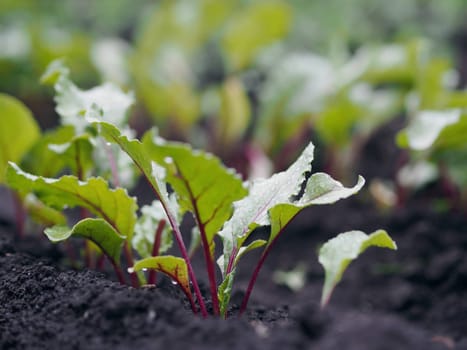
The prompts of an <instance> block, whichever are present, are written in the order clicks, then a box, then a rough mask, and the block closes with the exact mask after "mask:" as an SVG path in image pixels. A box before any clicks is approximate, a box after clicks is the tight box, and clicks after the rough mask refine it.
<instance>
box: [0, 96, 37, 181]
mask: <svg viewBox="0 0 467 350" xmlns="http://www.w3.org/2000/svg"><path fill="white" fill-rule="evenodd" d="M39 136H40V130H39V126H38V125H37V123H36V121H35V120H34V117H33V116H32V114H31V112H30V111H29V109H28V108H27V107H26V106H25V105H24V104H23V103H22V102H20V101H19V100H17V99H16V98H14V97H12V96H8V95H6V94H2V93H0V184H1V183H4V182H5V170H6V168H7V165H8V161H12V162H19V161H20V160H21V158H22V157H23V156H24V155H25V154H26V152H27V151H28V150H29V149H30V148H31V146H32V145H33V144H34V142H36V140H37V139H38V138H39Z"/></svg>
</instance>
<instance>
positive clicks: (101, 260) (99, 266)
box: [96, 253, 105, 271]
mask: <svg viewBox="0 0 467 350" xmlns="http://www.w3.org/2000/svg"><path fill="white" fill-rule="evenodd" d="M104 263H105V254H104V253H102V254H101V255H100V256H99V258H98V259H97V263H96V270H98V271H102V270H104Z"/></svg>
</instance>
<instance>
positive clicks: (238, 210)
mask: <svg viewBox="0 0 467 350" xmlns="http://www.w3.org/2000/svg"><path fill="white" fill-rule="evenodd" d="M313 150H314V146H313V144H311V143H310V144H309V145H308V146H307V147H306V148H305V150H304V151H303V152H302V154H301V155H300V157H299V158H298V159H297V160H296V161H295V163H294V164H292V165H291V166H290V167H289V168H288V169H287V170H286V171H283V172H280V173H277V174H274V175H273V176H272V177H271V178H269V179H259V180H255V181H253V182H251V183H249V186H248V187H249V194H248V196H246V197H245V198H243V199H241V200H239V201H237V202H235V203H234V213H233V215H232V217H231V218H230V220H229V221H227V222H226V223H225V225H224V227H223V228H222V230H221V231H220V232H219V235H220V236H221V238H222V241H223V243H224V268H223V271H224V273H225V272H226V268H227V265H228V261H229V259H230V255H231V251H232V249H234V248H235V247H240V246H241V245H242V243H243V241H244V240H245V239H246V238H247V237H248V235H249V234H250V233H251V232H252V230H253V229H254V228H255V227H257V226H267V225H270V221H269V215H268V211H269V210H270V209H271V208H273V207H274V206H276V205H278V204H286V203H292V202H293V201H294V197H295V196H297V195H298V194H299V193H300V190H301V186H302V183H303V182H304V181H305V179H306V177H305V173H306V172H309V171H311V161H312V160H313Z"/></svg>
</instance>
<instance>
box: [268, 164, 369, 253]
mask: <svg viewBox="0 0 467 350" xmlns="http://www.w3.org/2000/svg"><path fill="white" fill-rule="evenodd" d="M364 184H365V180H364V179H363V177H361V176H360V177H359V178H358V182H357V184H356V185H355V186H354V187H350V188H348V187H344V186H343V185H342V184H341V183H340V182H339V181H336V180H334V179H333V178H332V177H331V176H329V175H328V174H325V173H316V174H313V175H312V176H311V177H310V179H309V180H308V182H307V185H306V189H305V192H304V194H303V196H302V197H301V198H300V199H299V200H298V201H296V202H294V203H286V204H278V205H276V206H274V207H273V208H271V210H269V220H270V222H271V234H270V235H269V240H268V244H271V243H272V241H273V240H274V239H275V238H276V237H277V235H278V234H279V233H280V232H282V230H283V229H284V228H285V226H286V225H287V224H288V223H289V222H290V221H291V220H292V219H293V218H294V217H295V216H296V215H297V214H298V213H299V212H300V211H301V210H303V209H304V208H306V207H309V206H310V205H320V204H332V203H335V202H337V201H338V200H340V199H344V198H347V197H350V196H352V195H354V194H355V193H357V192H358V191H360V189H361V188H362V187H363V185H364Z"/></svg>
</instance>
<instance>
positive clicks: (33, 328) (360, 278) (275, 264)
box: [0, 143, 467, 350]
mask: <svg viewBox="0 0 467 350" xmlns="http://www.w3.org/2000/svg"><path fill="white" fill-rule="evenodd" d="M370 144H371V143H370ZM371 148H372V150H373V151H377V150H378V147H376V146H375V145H372V146H371ZM379 151H381V149H380V150H379ZM394 157H397V155H396V154H395V155H394ZM378 162H379V161H378V157H376V158H375V164H377V163H378ZM362 173H363V175H365V173H364V172H362ZM5 198H6V197H5V196H2V198H0V203H6V200H7V199H5ZM431 203H432V202H430V201H429V200H427V199H426V198H422V197H419V198H418V199H417V197H415V199H413V200H412V201H411V202H410V203H407V205H406V208H405V209H396V210H394V211H393V212H391V213H386V214H385V213H383V212H380V211H378V210H377V208H376V207H375V206H374V205H373V204H371V203H370V201H368V198H366V196H365V195H364V194H361V195H360V196H357V197H356V198H354V199H350V200H345V201H342V202H340V203H338V204H337V205H333V206H323V207H315V208H311V209H309V210H307V211H306V212H304V213H302V214H300V215H299V217H298V218H297V219H296V220H295V221H294V223H293V224H292V225H291V226H290V227H289V228H288V230H287V232H286V233H285V235H284V236H283V237H281V238H280V240H279V242H278V244H277V246H276V247H275V250H274V251H273V252H272V254H271V256H270V257H269V260H268V261H267V263H266V265H265V266H264V269H263V270H262V273H261V274H260V277H259V280H258V283H257V285H256V288H255V290H254V292H253V295H252V298H251V300H250V305H249V311H248V313H247V315H245V316H244V317H242V318H238V317H236V316H235V315H236V314H235V312H236V308H235V307H234V308H233V309H232V313H233V316H232V317H230V318H229V319H228V320H219V319H216V318H209V319H206V320H204V319H201V318H200V317H198V316H194V315H193V314H192V313H191V311H190V309H189V308H188V307H187V305H186V302H185V300H184V298H183V296H182V295H181V293H180V292H179V290H178V288H177V287H176V286H174V285H172V284H171V283H170V282H168V281H166V280H161V282H160V283H159V284H158V287H157V288H141V289H133V288H131V287H128V286H122V285H119V284H118V283H116V282H113V281H112V280H111V278H109V276H106V275H104V274H101V273H98V272H93V271H87V270H84V271H83V270H81V271H75V270H72V269H70V268H69V267H67V265H66V264H64V263H63V262H64V261H65V259H64V257H63V253H62V248H61V247H60V246H52V245H50V244H49V243H48V242H46V240H45V239H42V238H40V235H29V236H28V237H26V238H25V239H23V240H18V239H17V238H14V237H15V234H14V229H13V225H12V223H11V218H10V219H8V215H7V216H5V217H2V216H0V349H141V350H143V349H163V348H166V349H242V350H244V349H320V350H326V349H333V350H343V349H350V350H354V349H355V350H365V349H388V350H401V349H421V350H422V349H467V232H465V230H466V229H465V228H466V227H467V217H466V216H465V215H462V214H460V213H457V212H455V211H450V212H437V211H435V210H434V209H433V205H432V204H431ZM1 210H3V209H1V206H0V211H1ZM378 228H384V229H386V230H387V231H388V232H390V234H391V236H392V237H393V238H394V239H395V240H396V242H397V244H398V248H399V249H398V251H396V252H394V251H389V250H382V249H376V248H373V249H370V250H368V251H367V252H366V253H364V254H363V255H362V257H360V258H359V259H358V260H357V261H355V262H354V263H352V264H351V265H350V267H349V269H348V270H347V272H346V274H345V275H344V278H343V280H342V282H341V283H340V284H339V285H338V286H337V288H336V291H335V293H334V295H333V297H332V299H331V303H330V305H329V306H328V307H327V308H326V309H324V310H321V309H320V307H319V299H320V293H321V288H322V283H323V271H322V268H321V267H320V265H319V264H318V261H317V254H316V251H317V248H318V247H319V245H320V244H321V243H323V242H324V241H326V240H327V239H329V238H331V237H333V236H335V235H336V234H338V233H339V232H344V231H346V230H350V229H360V230H363V231H366V232H372V231H373V230H375V229H378ZM257 258H258V255H257V254H256V253H251V254H250V255H249V256H247V257H246V258H245V261H244V262H243V264H242V265H241V266H240V271H239V273H238V278H237V280H236V289H235V290H234V296H233V302H234V304H235V303H237V304H238V303H239V301H241V298H242V296H243V291H244V289H245V287H246V284H247V282H248V279H249V277H250V276H249V273H251V270H252V268H251V266H252V264H254V262H255V260H256V259H257ZM199 260H200V261H201V259H199ZM299 264H304V266H306V283H305V286H304V287H303V288H302V289H301V290H300V291H298V292H293V291H292V290H290V289H289V288H288V287H286V286H284V285H279V284H277V283H274V282H273V278H272V276H273V274H274V272H275V271H277V270H291V269H293V268H295V267H296V266H297V265H299ZM195 269H196V270H197V271H201V269H202V264H201V263H200V262H198V261H195Z"/></svg>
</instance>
